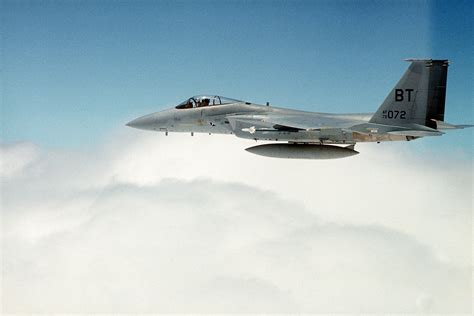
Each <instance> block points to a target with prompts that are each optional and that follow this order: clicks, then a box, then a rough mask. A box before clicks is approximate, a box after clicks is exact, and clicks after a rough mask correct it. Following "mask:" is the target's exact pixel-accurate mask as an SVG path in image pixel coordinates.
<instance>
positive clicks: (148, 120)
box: [126, 114, 156, 129]
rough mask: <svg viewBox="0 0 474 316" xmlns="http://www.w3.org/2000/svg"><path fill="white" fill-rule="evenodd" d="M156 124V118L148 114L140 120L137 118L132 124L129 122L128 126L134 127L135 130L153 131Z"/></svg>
mask: <svg viewBox="0 0 474 316" xmlns="http://www.w3.org/2000/svg"><path fill="white" fill-rule="evenodd" d="M155 123H156V118H155V116H154V115H153V114H148V115H145V116H142V117H139V118H136V119H134V120H132V121H130V122H128V123H127V124H126V125H127V126H130V127H133V128H139V129H153V126H154V125H155Z"/></svg>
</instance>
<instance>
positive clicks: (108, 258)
mask: <svg viewBox="0 0 474 316" xmlns="http://www.w3.org/2000/svg"><path fill="white" fill-rule="evenodd" d="M119 136H123V135H119ZM114 139H119V140H115V141H112V142H109V143H105V144H103V145H102V146H99V148H94V149H93V150H92V149H90V150H82V151H79V152H66V151H47V150H42V149H39V148H38V147H37V146H34V145H32V144H27V143H24V144H15V145H2V147H1V150H2V168H1V176H2V226H3V229H2V254H3V264H2V277H3V281H2V298H3V310H4V311H5V312H9V313H13V312H46V313H50V312H84V313H86V312H87V313H100V312H121V313H147V312H183V313H184V312H200V313H207V312H327V313H334V312H403V313H413V312H427V311H428V312H450V313H463V312H464V313H468V312H469V311H470V310H471V299H472V296H471V271H472V265H471V248H472V247H471V245H472V237H471V232H472V226H471V224H472V221H471V216H472V165H471V163H470V161H464V160H462V159H456V160H453V159H452V158H442V159H441V158H437V157H428V158H427V157H418V156H416V155H414V154H413V153H412V152H411V151H410V150H403V151H399V150H398V148H402V147H397V146H394V147H393V148H391V147H389V146H385V147H374V146H363V148H362V149H361V151H362V154H360V155H358V156H356V157H354V158H348V159H346V160H335V161H294V160H291V161H286V160H277V159H268V158H262V157H259V156H253V155H250V154H248V153H246V152H245V151H243V148H245V146H249V143H248V142H246V141H241V140H236V139H233V138H228V137H220V136H212V137H208V136H207V135H206V136H195V137H194V138H191V137H189V136H187V137H186V136H184V135H171V136H169V137H163V136H161V135H157V134H153V133H149V134H146V133H137V134H134V135H132V136H124V137H114ZM5 153H6V154H5ZM446 160H448V162H449V163H450V164H449V165H447V164H445V162H446ZM453 161H455V162H456V163H455V164H454V163H452V162H453ZM446 166H449V167H446Z"/></svg>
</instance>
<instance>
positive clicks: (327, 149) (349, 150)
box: [245, 143, 359, 159]
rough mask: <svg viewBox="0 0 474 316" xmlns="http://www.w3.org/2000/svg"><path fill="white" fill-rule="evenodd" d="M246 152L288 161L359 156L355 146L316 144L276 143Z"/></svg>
mask: <svg viewBox="0 0 474 316" xmlns="http://www.w3.org/2000/svg"><path fill="white" fill-rule="evenodd" d="M245 150H246V151H248V152H250V153H252V154H256V155H260V156H265V157H273V158H287V159H337V158H345V157H349V156H353V155H357V154H358V153H359V152H358V151H355V150H354V145H350V146H346V147H339V146H330V145H316V144H293V143H275V144H265V145H258V146H253V147H249V148H246V149H245Z"/></svg>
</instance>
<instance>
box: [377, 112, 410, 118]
mask: <svg viewBox="0 0 474 316" xmlns="http://www.w3.org/2000/svg"><path fill="white" fill-rule="evenodd" d="M382 117H383V118H385V119H386V118H388V119H400V120H405V119H406V118H407V112H406V111H398V110H393V111H392V110H385V111H383V112H382Z"/></svg>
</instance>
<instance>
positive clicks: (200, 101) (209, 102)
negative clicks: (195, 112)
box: [176, 95, 244, 109]
mask: <svg viewBox="0 0 474 316" xmlns="http://www.w3.org/2000/svg"><path fill="white" fill-rule="evenodd" d="M239 102H244V101H240V100H235V99H230V98H225V97H221V96H218V95H215V96H208V95H196V96H194V97H191V98H189V99H187V100H186V101H184V102H181V103H180V104H178V105H177V106H176V108H177V109H192V108H200V107H204V106H215V105H222V104H229V103H239Z"/></svg>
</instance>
